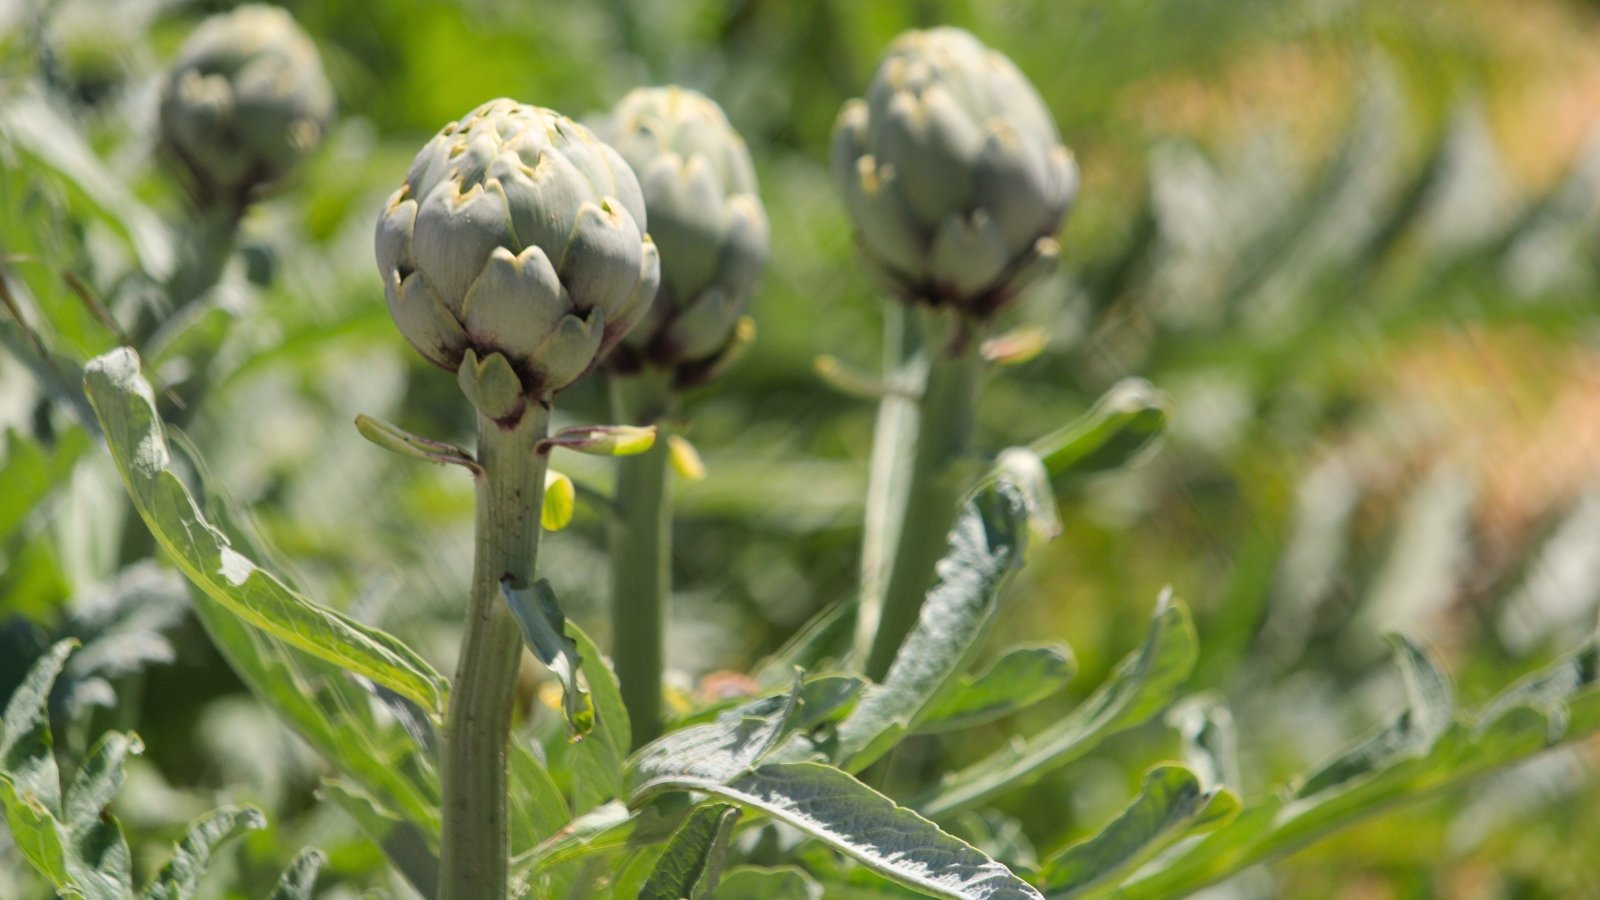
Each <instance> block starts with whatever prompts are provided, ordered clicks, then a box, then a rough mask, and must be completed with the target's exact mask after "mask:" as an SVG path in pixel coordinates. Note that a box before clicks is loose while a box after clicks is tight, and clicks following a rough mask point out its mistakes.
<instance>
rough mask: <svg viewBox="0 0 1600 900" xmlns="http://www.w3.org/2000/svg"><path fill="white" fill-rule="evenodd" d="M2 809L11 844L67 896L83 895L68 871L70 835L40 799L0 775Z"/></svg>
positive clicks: (7, 777) (0, 805)
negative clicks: (23, 791) (25, 792)
mask: <svg viewBox="0 0 1600 900" xmlns="http://www.w3.org/2000/svg"><path fill="white" fill-rule="evenodd" d="M0 807H3V808H4V810H5V814H6V825H7V827H8V828H9V829H10V832H11V841H12V843H14V844H16V846H17V849H18V850H19V851H21V853H22V855H23V857H24V858H26V859H27V860H28V862H29V863H31V864H33V867H34V868H35V869H37V870H38V871H39V874H41V875H43V876H44V877H45V878H47V879H49V880H50V883H51V884H52V885H53V886H54V887H55V889H56V890H57V891H58V892H60V893H61V894H62V895H63V896H67V897H81V896H83V893H82V892H81V891H79V890H78V889H77V886H76V885H75V884H74V882H73V879H72V876H71V874H69V873H68V871H67V847H68V839H67V833H66V829H65V828H63V827H62V825H61V823H60V822H59V821H57V820H56V817H55V816H53V815H51V814H50V811H49V810H47V809H45V808H44V805H43V804H41V803H40V802H39V801H38V800H37V799H35V798H34V797H32V796H31V795H24V794H23V793H21V792H20V791H18V790H17V788H16V785H14V784H13V783H12V781H11V779H10V777H9V776H7V775H5V774H3V773H0Z"/></svg>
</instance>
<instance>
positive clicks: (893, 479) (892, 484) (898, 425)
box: [855, 303, 926, 658]
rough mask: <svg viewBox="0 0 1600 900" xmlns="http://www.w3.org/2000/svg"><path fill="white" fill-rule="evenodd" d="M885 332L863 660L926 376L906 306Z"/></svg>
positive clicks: (866, 526) (861, 631)
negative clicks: (915, 390)
mask: <svg viewBox="0 0 1600 900" xmlns="http://www.w3.org/2000/svg"><path fill="white" fill-rule="evenodd" d="M883 332H884V333H883V339H884V340H883V373H884V374H883V378H884V383H885V384H887V385H890V386H892V387H893V388H894V389H893V390H891V391H889V392H887V393H885V394H884V395H883V397H882V398H880V399H879V401H878V415H877V420H876V422H875V423H874V425H873V431H872V458H871V461H870V463H869V470H868V474H867V499H866V514H865V516H864V517H863V520H862V523H861V524H862V536H861V593H860V596H859V598H858V600H857V604H858V606H857V611H856V636H855V643H856V647H857V650H858V652H859V654H860V656H861V657H862V658H865V657H866V654H867V651H868V649H869V648H870V647H871V646H872V638H873V636H874V635H875V634H877V631H878V618H879V617H880V616H881V615H882V612H883V592H884V582H885V581H887V580H888V577H889V566H890V564H891V563H892V562H893V557H891V556H890V554H891V553H892V552H893V551H894V548H895V543H896V542H897V541H898V540H899V537H900V520H901V518H902V513H904V512H905V503H906V478H907V477H908V476H909V474H910V468H911V467H910V465H909V463H910V461H911V449H912V447H913V446H914V445H915V444H916V437H917V434H916V423H917V401H916V400H915V399H913V397H912V396H911V394H912V390H911V384H912V380H913V379H918V378H922V377H924V375H925V373H923V372H922V371H921V367H922V366H923V364H924V361H925V359H926V354H925V353H924V352H923V348H922V332H921V331H920V330H919V329H918V328H916V327H915V321H914V320H913V319H912V317H911V311H910V310H909V309H907V308H906V307H905V305H903V304H900V303H890V304H887V306H886V308H885V310H884V322H883Z"/></svg>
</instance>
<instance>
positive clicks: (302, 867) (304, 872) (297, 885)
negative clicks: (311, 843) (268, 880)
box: [267, 847, 328, 900]
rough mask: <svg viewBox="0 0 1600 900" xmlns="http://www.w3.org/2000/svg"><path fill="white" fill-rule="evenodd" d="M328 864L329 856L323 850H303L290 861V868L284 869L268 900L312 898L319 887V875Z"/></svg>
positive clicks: (313, 848)
mask: <svg viewBox="0 0 1600 900" xmlns="http://www.w3.org/2000/svg"><path fill="white" fill-rule="evenodd" d="M327 864H328V856H327V854H325V853H323V852H322V851H321V850H318V849H317V848H315V847H307V848H305V849H304V850H301V851H300V853H299V855H297V856H296V857H295V858H294V861H293V862H291V863H289V868H287V869H284V870H283V876H282V877H280V878H279V879H278V886H277V887H275V888H273V889H272V893H271V894H270V895H268V897H267V900H311V892H312V891H313V890H315V889H316V887H317V876H318V875H320V874H322V867H323V866H325V865H327Z"/></svg>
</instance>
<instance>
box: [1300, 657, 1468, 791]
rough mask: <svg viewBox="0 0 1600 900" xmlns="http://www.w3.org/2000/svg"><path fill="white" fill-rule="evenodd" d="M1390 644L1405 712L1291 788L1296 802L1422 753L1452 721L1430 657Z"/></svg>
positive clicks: (1443, 684) (1445, 688)
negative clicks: (1398, 760) (1400, 683)
mask: <svg viewBox="0 0 1600 900" xmlns="http://www.w3.org/2000/svg"><path fill="white" fill-rule="evenodd" d="M1392 641H1393V644H1394V648H1395V662H1396V663H1398V664H1399V666H1400V674H1401V679H1402V681H1403V682H1404V684H1405V689H1406V699H1407V701H1408V702H1407V706H1406V709H1405V711H1403V712H1401V713H1400V715H1399V716H1397V717H1396V718H1395V720H1394V721H1393V722H1391V723H1389V725H1388V726H1387V727H1385V728H1383V729H1382V730H1381V731H1379V732H1378V733H1377V734H1374V735H1373V736H1372V737H1370V738H1368V739H1367V740H1365V741H1362V742H1361V743H1359V744H1357V745H1355V746H1354V747H1351V748H1350V749H1349V750H1346V751H1345V752H1344V753H1341V754H1340V755H1338V756H1337V757H1335V758H1333V759H1332V760H1329V761H1328V762H1327V763H1325V764H1323V766H1322V767H1321V768H1319V769H1318V770H1316V771H1315V772H1312V773H1311V774H1310V775H1309V776H1307V777H1306V779H1305V782H1304V783H1303V784H1301V785H1300V787H1299V788H1298V789H1296V791H1295V795H1296V796H1297V797H1309V796H1311V795H1312V794H1315V793H1317V792H1319V791H1324V790H1327V789H1328V788H1331V787H1334V786H1335V785H1339V784H1343V783H1344V782H1346V781H1349V780H1350V779H1352V778H1356V777H1358V776H1361V775H1364V774H1366V773H1367V772H1370V771H1372V770H1374V769H1378V768H1382V767H1383V766H1384V765H1386V764H1387V763H1388V762H1390V761H1391V760H1393V759H1395V758H1397V757H1400V756H1404V755H1420V754H1424V753H1427V752H1428V750H1429V749H1431V748H1432V747H1433V744H1434V742H1435V741H1437V740H1438V739H1439V738H1440V737H1441V736H1442V735H1443V734H1444V733H1445V730H1446V729H1448V728H1449V727H1450V724H1451V722H1453V721H1454V717H1455V697H1454V691H1453V690H1452V689H1451V687H1450V680H1449V678H1448V677H1446V676H1445V674H1444V672H1443V671H1442V670H1441V669H1440V668H1439V665H1438V663H1436V662H1434V660H1433V657H1432V655H1431V654H1429V653H1428V652H1427V651H1426V650H1424V649H1423V648H1422V647H1420V646H1418V645H1416V644H1414V643H1412V642H1411V641H1410V640H1407V639H1406V638H1403V637H1395V638H1393V639H1392Z"/></svg>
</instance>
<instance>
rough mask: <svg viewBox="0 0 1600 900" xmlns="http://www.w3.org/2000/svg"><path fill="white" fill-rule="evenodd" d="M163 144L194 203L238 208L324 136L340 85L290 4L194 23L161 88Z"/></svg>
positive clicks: (244, 8)
mask: <svg viewBox="0 0 1600 900" xmlns="http://www.w3.org/2000/svg"><path fill="white" fill-rule="evenodd" d="M160 115H161V129H160V139H161V145H162V147H163V148H164V149H165V151H166V152H167V153H168V154H169V155H170V156H171V157H172V158H173V159H174V160H176V161H177V162H178V163H179V164H180V165H181V166H182V167H183V169H184V170H185V171H186V172H187V173H188V175H189V177H190V184H191V188H192V190H193V191H194V195H195V199H196V201H197V202H199V203H200V204H201V205H204V206H218V207H222V208H224V209H227V210H230V211H232V212H235V213H237V212H238V211H240V210H242V209H243V208H244V206H245V205H246V204H247V203H249V202H250V200H251V199H252V197H253V195H254V194H255V193H256V192H257V190H258V189H259V188H262V187H266V186H268V185H271V184H272V183H274V182H277V181H279V180H281V179H283V178H284V177H285V176H287V175H289V174H290V173H291V172H292V171H294V169H295V168H296V167H298V166H299V165H300V163H301V162H302V161H303V160H304V159H305V158H306V157H307V156H309V155H310V154H311V152H312V151H314V150H315V149H316V148H317V145H318V144H320V143H321V142H322V137H323V134H324V133H325V132H326V131H327V128H328V123H329V122H330V121H331V120H332V118H333V88H332V87H330V86H329V84H328V79H327V77H326V76H325V75H323V72H322V60H321V58H320V57H319V56H318V55H317V48H316V46H315V45H314V44H312V43H311V39H310V38H309V37H307V36H306V34H305V32H303V31H301V30H300V27H299V26H298V25H296V24H295V22H294V19H292V18H290V16H289V14H288V13H287V12H285V11H284V10H282V9H278V8H277V7H272V6H261V5H246V6H241V7H238V8H237V9H235V10H233V11H232V12H229V13H224V14H222V15H217V16H212V17H211V18H209V19H207V20H205V21H204V22H203V23H201V25H200V27H199V28H197V29H195V31H194V33H193V34H192V35H190V36H189V39H188V40H187V41H186V42H184V45H183V48H182V50H180V51H179V54H178V59H177V61H176V62H175V63H174V64H173V67H172V69H171V70H170V71H169V72H168V73H167V75H166V78H165V80H164V81H163V83H162V87H161V109H160Z"/></svg>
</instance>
